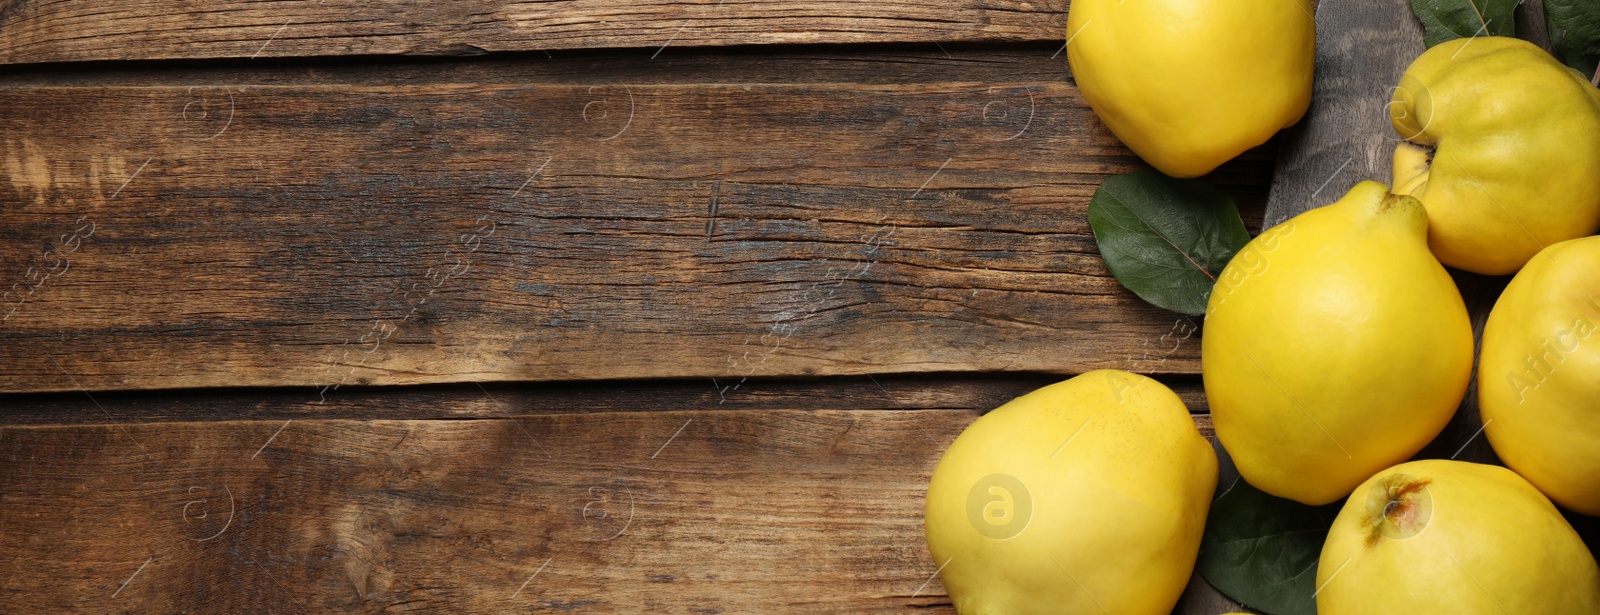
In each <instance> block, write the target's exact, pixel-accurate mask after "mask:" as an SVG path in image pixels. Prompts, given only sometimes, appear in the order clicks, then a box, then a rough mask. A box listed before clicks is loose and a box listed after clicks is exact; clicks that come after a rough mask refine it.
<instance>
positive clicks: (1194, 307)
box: [1089, 169, 1250, 316]
mask: <svg viewBox="0 0 1600 615" xmlns="http://www.w3.org/2000/svg"><path fill="white" fill-rule="evenodd" d="M1089 227H1090V228H1091V229H1094V241H1095V243H1096V244H1098V245H1099V246H1100V254H1101V256H1103V257H1105V259H1106V268H1107V269H1110V270H1111V275H1113V276H1116V278H1117V281H1118V282H1121V283H1122V285H1123V286H1126V287H1127V288H1128V290H1131V291H1133V293H1134V294H1136V295H1139V297H1140V298H1142V299H1144V300H1145V301H1149V302H1150V303H1152V304H1154V305H1156V306H1158V307H1162V308H1166V309H1169V310H1172V311H1174V312H1181V313H1184V314H1193V315H1196V316H1198V315H1201V314H1205V313H1206V301H1207V300H1208V299H1210V298H1211V287H1212V286H1214V285H1215V284H1216V283H1217V276H1218V275H1221V274H1222V268H1223V267H1225V266H1227V264H1228V260H1229V259H1232V258H1233V255H1234V253H1236V252H1238V251H1239V250H1240V249H1241V248H1243V247H1244V245H1245V244H1247V243H1250V232H1249V231H1247V230H1245V228H1244V221H1243V220H1240V219H1239V208H1238V207H1237V206H1235V205H1234V204H1233V199H1232V198H1229V197H1228V195H1226V194H1223V193H1222V191H1220V190H1217V189H1216V188H1213V187H1211V185H1210V184H1207V183H1205V182H1202V181H1199V180H1194V179H1173V178H1171V177H1167V176H1165V175H1162V174H1160V173H1157V172H1155V171H1151V170H1148V169H1146V170H1141V171H1134V172H1132V173H1124V174H1122V175H1115V176H1112V177H1108V178H1106V180H1105V182H1103V183H1101V184H1100V188H1099V189H1098V190H1095V192H1094V199H1093V200H1091V201H1089Z"/></svg>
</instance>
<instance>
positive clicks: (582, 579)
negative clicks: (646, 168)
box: [0, 383, 1220, 613]
mask: <svg viewBox="0 0 1600 615" xmlns="http://www.w3.org/2000/svg"><path fill="white" fill-rule="evenodd" d="M888 384H890V385H891V386H893V387H894V388H887V387H886V389H885V390H886V391H893V390H899V391H900V392H901V393H902V396H901V397H900V399H902V400H903V401H902V402H901V403H902V404H905V406H904V409H897V410H855V409H843V408H849V407H850V404H849V403H848V402H850V401H853V398H850V397H845V398H843V401H845V402H846V403H841V404H838V405H836V406H834V409H827V408H825V407H823V405H821V404H814V405H816V406H818V408H819V409H809V410H789V409H783V408H785V407H786V406H788V405H789V399H787V398H785V399H768V400H766V401H764V402H751V405H750V406H749V407H747V408H745V409H741V410H720V409H717V408H718V406H715V405H707V406H702V407H700V408H698V409H688V410H676V409H675V410H665V409H664V410H660V411H655V412H607V411H603V410H601V409H600V408H595V409H594V411H591V412H573V413H568V412H569V411H570V410H571V408H560V409H559V410H558V411H560V412H562V413H557V414H549V413H547V412H548V411H550V410H551V408H547V407H545V406H544V405H543V403H542V402H541V401H540V400H541V396H539V395H524V394H519V393H518V392H517V391H515V390H508V389H506V388H494V389H493V390H494V393H492V394H491V393H490V392H488V391H487V390H486V391H479V390H476V389H475V388H474V389H471V390H468V389H467V388H455V389H433V390H431V391H423V392H417V391H413V392H411V393H408V394H407V395H406V396H405V399H406V400H407V402H406V403H407V405H410V406H413V407H414V408H418V409H420V414H419V416H429V417H430V418H434V419H438V418H442V417H455V418H460V419H462V420H392V419H363V420H347V419H339V420H330V419H303V420H300V419H296V420H291V419H284V420H277V419H276V416H297V415H296V414H295V412H296V411H295V410H294V409H293V408H292V406H293V405H295V404H296V403H298V402H296V401H292V400H290V399H288V398H287V397H286V396H285V395H281V394H259V395H258V397H257V398H256V403H258V404H260V405H262V406H267V407H268V408H267V410H266V413H267V414H272V413H274V412H276V413H277V414H276V415H275V417H274V419H273V420H212V421H205V422H194V421H179V422H161V421H134V420H123V419H120V418H109V417H113V416H121V413H123V412H124V410H125V408H122V407H121V406H120V404H118V403H117V402H115V401H112V400H109V399H104V400H101V401H102V402H103V403H104V404H105V410H106V411H107V414H106V416H107V417H108V418H107V420H105V421H104V422H101V423H79V424H70V425H21V426H19V425H13V426H9V427H4V428H0V451H4V454H5V459H6V463H5V464H3V465H0V510H3V511H4V513H5V514H4V517H3V520H4V525H3V526H0V527H3V530H4V531H3V532H0V568H3V569H4V570H5V571H6V572H7V574H5V575H0V595H3V596H4V597H5V604H6V608H7V611H11V610H15V611H16V612H29V613H35V612H64V611H72V612H82V613H102V612H106V613H109V612H177V611H184V612H193V613H238V612H284V613H289V612H308V613H315V612H329V611H358V612H374V613H375V612H393V611H407V610H414V609H424V610H448V611H450V612H458V613H499V612H508V611H516V612H528V611H536V612H537V611H545V610H551V611H555V610H572V609H577V610H580V611H581V612H606V613H609V612H641V611H646V610H665V611H673V612H682V611H690V612H700V613H714V612H723V613H749V612H799V613H813V612H814V613H832V612H905V611H906V610H908V609H911V608H913V607H936V609H935V612H945V613H950V612H953V611H951V610H950V609H949V607H948V599H947V598H946V597H945V596H944V594H943V590H942V588H941V586H940V584H939V582H938V580H937V579H934V580H932V581H929V579H932V578H933V573H934V570H935V565H934V563H933V562H932V561H931V559H930V558H929V556H928V555H927V553H926V548H925V546H924V542H923V538H922V523H921V518H922V499H923V494H924V491H925V490H926V486H927V480H928V477H929V474H930V473H931V472H932V469H933V466H934V464H935V463H937V461H938V458H939V455H940V454H941V452H942V451H943V449H944V447H945V446H946V445H947V444H948V443H949V442H950V441H951V440H952V439H954V438H955V436H956V435H957V434H959V433H960V431H961V429H963V428H964V427H965V426H966V425H967V424H968V423H970V422H971V420H972V419H974V418H975V417H976V416H978V414H979V411H978V410H975V409H969V408H949V409H923V408H922V407H923V406H930V405H932V406H939V405H946V406H952V405H962V404H965V403H970V402H971V401H973V399H972V398H971V396H970V395H968V394H962V393H959V392H958V393H956V394H954V395H947V394H945V393H944V392H940V391H935V390H933V389H931V388H930V389H928V390H927V391H925V392H924V394H923V395H916V394H907V393H908V391H907V389H906V388H901V387H898V386H895V385H897V384H901V383H888ZM844 388H845V389H846V390H849V389H850V387H844ZM953 388H955V389H956V390H957V391H959V390H960V388H961V387H953ZM968 388H969V389H970V388H972V387H970V386H969V387H968ZM1002 388H1003V387H1002ZM1191 388H1192V387H1191ZM368 393H372V394H373V395H374V396H379V395H380V394H379V393H376V392H374V391H370V390H368V391H357V392H352V393H351V394H349V395H346V396H344V397H338V398H330V400H329V402H328V403H329V404H330V405H331V406H332V407H331V408H330V409H329V412H331V413H332V414H335V415H353V416H372V415H374V414H378V413H380V412H381V411H378V410H375V409H373V408H370V407H367V406H366V405H365V404H366V403H368V402H370V401H371V399H363V398H362V396H363V395H366V394H368ZM1006 394H1009V391H1007V392H1006ZM692 395H693V394H688V395H664V396H662V397H663V398H666V399H668V400H669V402H668V403H688V400H689V399H691V398H692ZM34 399H35V398H23V399H20V400H19V399H16V398H13V399H12V400H10V401H11V403H12V404H13V405H15V406H17V407H23V408H27V407H30V406H33V405H37V404H38V403H39V402H37V401H35V400H34ZM863 399H866V400H869V401H870V395H869V396H867V397H865V398H863ZM917 400H921V401H920V403H919V402H918V401H917ZM233 401H234V402H237V401H238V400H233ZM214 403H218V404H219V406H218V407H217V408H215V410H214V411H213V414H214V415H221V414H224V413H225V412H226V411H227V410H228V409H230V408H231V407H232V403H228V402H227V400H214ZM985 403H987V402H985ZM866 405H867V406H868V407H877V406H874V405H873V404H870V403H869V404H866ZM486 409H489V410H486ZM35 411H38V409H37V408H35ZM45 411H49V410H48V409H46V410H45ZM481 415H486V416H493V417H495V418H478V417H479V416H481ZM465 417H472V418H465ZM1196 421H1197V424H1198V425H1199V427H1200V428H1201V430H1202V432H1204V433H1206V434H1207V435H1208V436H1209V434H1210V427H1209V420H1208V419H1207V417H1206V416H1204V415H1197V416H1196ZM536 572H537V575H535V573H536ZM1198 599H1199V598H1192V599H1191V600H1198ZM941 605H943V606H941ZM1184 612H1186V613H1187V612H1196V613H1198V612H1201V611H1184ZM1219 612H1220V611H1219Z"/></svg>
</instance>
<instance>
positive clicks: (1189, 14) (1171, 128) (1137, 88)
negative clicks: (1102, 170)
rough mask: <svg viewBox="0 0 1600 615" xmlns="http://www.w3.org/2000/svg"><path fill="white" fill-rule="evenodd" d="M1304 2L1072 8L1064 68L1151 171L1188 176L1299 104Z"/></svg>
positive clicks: (1300, 109) (1273, 126) (1103, 0)
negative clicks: (1066, 64)
mask: <svg viewBox="0 0 1600 615" xmlns="http://www.w3.org/2000/svg"><path fill="white" fill-rule="evenodd" d="M1316 37H1317V31H1316V24H1315V23H1314V22H1313V20H1312V17H1311V3H1310V1H1309V0H1138V1H1136V2H1126V1H1124V0H1073V1H1072V5H1071V6H1070V7H1069V8H1068V12H1067V61H1068V63H1069V64H1070V65H1071V66H1072V76H1073V79H1074V80H1076V81H1077V84H1078V89H1079V90H1081V91H1082V92H1083V97H1084V99H1085V100H1087V101H1088V102H1089V106H1090V107H1092V108H1093V109H1094V111H1095V114H1097V115H1099V116H1100V120H1101V121H1103V122H1105V124H1106V126H1107V127H1109V128H1111V132H1113V133H1115V134H1116V135H1117V138H1118V139H1121V140H1122V142H1123V143H1125V144H1127V146H1128V147H1129V148H1130V149H1132V150H1133V151H1134V152H1135V153H1137V154H1139V156H1140V157H1142V158H1144V159H1145V161H1146V162H1149V163H1150V164H1151V165H1152V166H1154V167H1155V168H1156V169H1158V170H1160V171H1161V172H1162V173H1166V174H1167V175H1171V176H1173V177H1198V176H1201V175H1205V174H1206V173H1210V172H1211V171H1212V170H1213V169H1215V168H1217V166H1218V165H1220V164H1222V163H1224V162H1227V161H1228V160H1231V159H1233V158H1234V157H1235V156H1238V155H1239V154H1241V153H1243V152H1244V151H1245V150H1248V149H1250V148H1252V147H1255V146H1258V145H1261V144H1263V143H1266V142H1267V140H1268V139H1270V138H1271V137H1272V135H1273V134H1276V133H1277V132H1278V131H1279V130H1281V129H1283V128H1286V127H1288V126H1291V125H1293V124H1294V123H1295V122H1298V121H1300V117H1301V116H1303V115H1305V112H1306V108H1307V107H1309V106H1310V105H1311V73H1312V65H1313V63H1314V60H1315V58H1316Z"/></svg>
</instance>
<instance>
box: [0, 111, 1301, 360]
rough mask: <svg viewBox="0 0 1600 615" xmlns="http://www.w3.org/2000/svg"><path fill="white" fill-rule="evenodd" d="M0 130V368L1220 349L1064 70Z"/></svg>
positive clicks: (44, 121)
mask: <svg viewBox="0 0 1600 615" xmlns="http://www.w3.org/2000/svg"><path fill="white" fill-rule="evenodd" d="M630 109H631V114H630ZM0 141H3V142H4V143H6V144H8V146H7V149H6V151H5V154H4V160H3V162H4V170H5V176H6V178H7V179H8V181H6V182H3V183H0V199H5V200H6V201H8V202H11V203H15V204H17V206H16V207H15V208H14V209H12V210H11V211H9V212H6V213H5V214H4V215H3V216H0V217H3V218H4V220H5V224H4V226H3V227H0V237H3V238H4V242H3V243H0V271H7V272H14V273H11V275H10V277H11V278H12V280H13V281H12V282H8V284H10V286H11V294H9V295H7V301H6V305H5V307H4V308H0V310H4V312H5V313H8V314H9V318H8V319H7V321H6V322H5V323H4V324H3V325H0V341H3V343H0V365H3V366H5V369H4V371H3V373H0V391H51V390H55V391H62V390H74V389H79V388H83V389H88V390H105V389H144V388H178V387H218V386H307V387H310V386H317V387H330V386H335V385H351V384H416V383H428V382H450V381H467V380H476V381H493V380H586V379H610V378H645V377H649V378H659V377H711V376H716V377H730V378H735V379H738V378H743V377H748V376H784V375H825V374H852V373H854V374H859V373H894V372H914V371H963V372H971V371H1040V372H1050V373H1059V374H1067V373H1078V372H1082V371H1087V370H1089V369H1094V368H1099V367H1122V368H1129V369H1134V370H1138V371H1143V372H1154V373H1194V372H1196V371H1197V370H1198V361H1197V357H1198V352H1197V348H1198V346H1197V345H1194V344H1187V345H1185V344H1178V343H1175V342H1174V341H1173V340H1172V338H1173V337H1175V336H1174V335H1173V334H1174V332H1175V331H1178V332H1179V333H1178V336H1181V335H1186V334H1187V332H1188V331H1189V330H1192V327H1193V324H1192V321H1184V319H1182V318H1179V317H1175V316H1174V315H1171V314H1169V313H1165V312H1163V311H1161V310H1158V309H1155V308H1152V307H1150V306H1148V305H1146V304H1144V303H1143V302H1141V301H1139V300H1138V299H1137V298H1135V297H1133V296H1132V295H1131V294H1130V293H1128V292H1127V291H1125V290H1124V289H1122V288H1121V286H1120V285H1119V284H1118V283H1117V282H1116V281H1115V280H1113V279H1112V278H1111V277H1110V276H1109V275H1108V274H1107V272H1106V270H1105V268H1104V265H1103V263H1102V261H1101V260H1100V257H1099V256H1098V254H1096V252H1095V247H1094V241H1093V237H1092V236H1091V234H1090V232H1089V229H1088V225H1087V222H1086V220H1085V216H1084V212H1085V207H1086V205H1087V201H1088V198H1089V196H1090V195H1091V194H1092V193H1093V191H1094V189H1095V186H1096V185H1098V183H1099V182H1100V180H1102V179H1103V178H1104V177H1105V176H1106V174H1108V173H1117V172H1123V171H1127V170H1130V169H1133V168H1136V167H1137V165H1138V164H1139V163H1138V162H1137V159H1136V158H1134V157H1133V156H1132V155H1131V154H1130V153H1129V152H1128V151H1127V150H1126V149H1125V148H1123V147H1122V146H1121V145H1120V144H1119V143H1118V142H1117V141H1116V140H1115V138H1114V137H1112V136H1111V135H1110V133H1109V132H1108V131H1106V130H1105V129H1104V128H1103V127H1102V126H1101V125H1100V124H1099V123H1098V122H1097V120H1096V119H1095V118H1094V117H1093V114H1092V113H1091V112H1090V111H1089V109H1088V108H1087V107H1086V106H1085V105H1084V103H1083V100H1082V98H1081V97H1080V96H1079V95H1078V93H1077V92H1076V90H1075V89H1074V88H1072V87H1071V86H1070V85H1067V84H1064V83H1060V82H1046V83H1003V84H1002V83H988V82H975V83H910V84H899V85H879V84H853V83H848V84H841V83H819V84H798V85H787V84H779V85H763V84H728V85H639V86H627V85H622V84H615V85H554V84H552V85H539V86H520V85H505V84H496V85H484V84H427V85H406V86H372V85H303V86H253V85H215V86H211V85H208V86H182V87H177V86H173V87H19V88H15V89H12V90H8V91H7V92H6V96H5V97H4V98H3V99H0ZM1268 173H1270V161H1269V160H1266V159H1264V158H1263V156H1262V154H1260V153H1259V152H1258V153H1256V154H1253V155H1252V156H1251V157H1247V159H1245V160H1242V161H1240V162H1238V163H1235V164H1233V165H1232V166H1230V167H1228V168H1227V169H1226V170H1224V171H1220V172H1219V174H1218V176H1217V179H1218V180H1219V181H1222V182H1224V183H1226V184H1231V185H1233V186H1234V187H1235V188H1236V189H1238V190H1239V191H1240V192H1241V196H1242V197H1243V198H1244V199H1245V201H1246V202H1247V203H1249V202H1250V201H1251V197H1252V195H1259V194H1260V192H1259V191H1260V189H1261V186H1262V185H1264V184H1265V183H1266V181H1267V175H1268ZM1257 202H1259V201H1257ZM74 232H76V233H77V235H80V236H81V237H75V236H74V235H73V233H74ZM74 239H77V241H76V242H74V241H73V240H74ZM63 244H64V245H65V246H67V247H63ZM68 252H70V253H68ZM63 254H64V255H65V256H64V259H63V258H53V256H54V257H62V256H63ZM30 267H31V268H32V269H31V270H30V269H29V268H30ZM50 271H57V272H58V274H57V275H55V276H53V277H47V276H46V272H50ZM29 293H31V294H29ZM21 298H26V301H25V302H23V301H22V300H21ZM111 340H115V343H111ZM69 374H71V376H70V377H69V376H68V375H69Z"/></svg>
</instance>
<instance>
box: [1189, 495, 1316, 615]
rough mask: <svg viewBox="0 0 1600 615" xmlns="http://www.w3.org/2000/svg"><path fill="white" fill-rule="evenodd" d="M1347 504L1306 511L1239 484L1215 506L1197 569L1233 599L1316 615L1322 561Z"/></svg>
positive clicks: (1290, 614) (1277, 614) (1277, 613)
mask: <svg viewBox="0 0 1600 615" xmlns="http://www.w3.org/2000/svg"><path fill="white" fill-rule="evenodd" d="M1343 505H1344V502H1343V501H1340V502H1335V503H1333V504H1328V505H1326V506H1306V505H1305V504H1301V503H1299V502H1295V501H1293V500H1285V499H1282V498H1276V497H1273V496H1270V495H1267V494H1266V493H1264V492H1262V491H1261V490H1260V489H1256V488H1255V487H1252V486H1250V484H1249V483H1247V482H1245V481H1244V479H1242V478H1241V479H1239V480H1238V481H1237V482H1235V483H1234V484H1233V487H1231V488H1229V489H1228V491H1227V492H1225V493H1223V494H1222V497H1219V498H1217V501H1216V502H1213V503H1212V504H1211V514H1210V516H1208V517H1207V518H1206V533H1205V537H1204V538H1202V539H1201V541H1200V559H1199V561H1197V562H1195V569H1196V570H1199V571H1200V576H1202V577H1205V580H1206V582H1207V583H1210V584H1211V586H1212V587H1215V588H1217V591H1220V592H1222V593H1223V594H1225V595H1227V596H1228V597H1229V598H1232V599H1234V600H1235V601H1237V602H1239V603H1241V604H1244V605H1246V606H1249V607H1251V608H1254V609H1259V610H1261V611H1264V612H1266V613H1270V614H1271V615H1316V612H1317V602H1316V600H1315V599H1314V598H1313V597H1312V594H1314V593H1316V591H1317V586H1316V583H1317V559H1318V558H1320V557H1321V556H1322V543H1323V541H1324V540H1326V539H1327V537H1328V528H1329V527H1330V526H1332V525H1333V518H1334V517H1336V516H1338V514H1339V508H1340V507H1341V506H1343Z"/></svg>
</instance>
